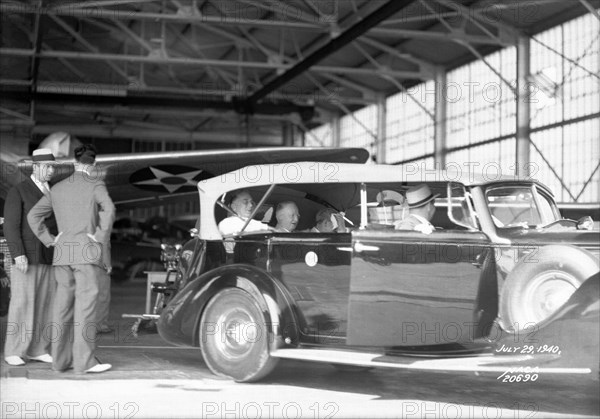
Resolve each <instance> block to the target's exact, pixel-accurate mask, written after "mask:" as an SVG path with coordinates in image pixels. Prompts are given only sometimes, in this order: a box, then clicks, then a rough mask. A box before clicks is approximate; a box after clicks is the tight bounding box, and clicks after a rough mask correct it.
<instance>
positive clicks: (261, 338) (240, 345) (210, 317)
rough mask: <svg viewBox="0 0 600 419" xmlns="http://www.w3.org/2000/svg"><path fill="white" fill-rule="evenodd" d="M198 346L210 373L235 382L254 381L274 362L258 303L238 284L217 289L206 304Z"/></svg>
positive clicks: (264, 373)
mask: <svg viewBox="0 0 600 419" xmlns="http://www.w3.org/2000/svg"><path fill="white" fill-rule="evenodd" d="M200 347H201V349H202V355H203V356H204V360H205V362H206V364H207V365H208V367H209V368H210V370H211V371H212V372H213V373H215V374H216V375H220V376H225V377H230V378H232V379H234V380H235V381H238V382H249V381H257V380H259V379H261V378H263V377H264V376H266V375H267V374H268V373H270V372H271V371H272V370H273V368H274V367H275V365H276V363H277V359H276V358H272V357H271V356H270V355H269V333H268V330H267V327H266V322H265V319H264V317H263V314H262V311H261V309H260V307H259V305H258V304H257V302H256V301H255V300H254V298H253V297H252V296H251V295H250V294H248V293H247V292H245V291H243V290H241V289H238V288H228V289H225V290H223V291H220V292H219V293H217V294H216V295H215V296H214V297H213V298H212V299H211V300H210V301H209V303H208V304H207V306H206V309H205V310H204V313H203V315H202V320H201V322H200Z"/></svg>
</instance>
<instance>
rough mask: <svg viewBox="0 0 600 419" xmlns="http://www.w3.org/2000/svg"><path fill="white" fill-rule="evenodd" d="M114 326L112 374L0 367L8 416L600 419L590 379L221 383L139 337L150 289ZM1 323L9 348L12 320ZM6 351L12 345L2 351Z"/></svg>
mask: <svg viewBox="0 0 600 419" xmlns="http://www.w3.org/2000/svg"><path fill="white" fill-rule="evenodd" d="M112 296H113V297H112V298H113V305H112V310H111V322H112V323H113V325H114V326H115V331H114V332H113V333H110V334H105V335H101V336H100V337H99V340H98V350H97V356H98V358H99V359H100V360H101V361H102V362H109V363H111V364H112V365H113V369H112V370H111V371H109V372H106V373H103V374H94V375H91V374H88V375H84V376H80V375H75V374H72V373H69V372H67V373H55V372H53V371H51V369H50V366H49V365H46V364H41V363H29V364H27V365H26V366H24V367H9V366H7V365H6V364H4V363H3V362H2V363H1V366H0V386H1V387H0V390H1V392H0V417H2V418H11V417H12V418H22V417H72V418H76V417H106V418H125V417H131V418H133V417H135V418H166V417H207V418H233V417H248V418H256V417H264V418H275V417H292V418H295V417H306V418H329V417H332V418H333V417H340V418H345V417H428V418H456V417H460V418H470V417H473V418H475V417H477V418H478V417H490V418H513V419H514V418H546V417H569V418H570V417H598V416H599V415H600V406H599V396H598V394H599V393H600V386H599V383H598V381H597V380H595V381H592V380H589V379H588V378H585V379H582V378H559V379H557V378H552V377H547V376H546V377H543V376H542V377H540V379H539V380H538V381H536V382H535V383H510V384H508V383H501V382H500V381H499V380H497V377H496V376H495V375H479V376H476V375H474V374H468V373H464V374H456V373H453V374H450V373H435V372H416V371H397V370H387V369H378V370H371V371H368V372H339V371H337V370H336V369H334V368H333V367H331V366H330V365H327V364H318V363H302V362H297V361H281V362H280V363H279V365H278V367H277V369H276V370H275V372H274V373H273V374H272V375H270V376H269V377H268V378H267V379H266V380H264V381H263V382H261V383H256V384H237V383H233V382H231V381H230V380H226V379H221V378H218V377H215V376H214V375H212V373H211V372H210V371H209V370H208V368H207V367H206V366H205V365H204V363H203V361H202V357H201V355H200V353H199V351H198V350H197V349H186V348H176V347H171V346H169V345H167V344H165V343H164V342H163V341H162V340H161V339H160V337H159V336H158V335H157V334H156V333H152V332H151V331H145V330H141V331H140V334H139V335H138V336H137V337H136V336H134V335H133V334H132V333H131V325H132V323H133V320H132V319H123V318H121V314H122V313H141V312H142V311H143V308H144V302H145V300H144V299H145V283H144V281H140V280H135V281H132V282H126V283H116V284H113V288H112ZM2 320H3V321H2V322H0V328H1V330H0V336H1V340H2V343H3V340H4V335H5V329H6V318H4V319H2ZM2 347H3V344H2Z"/></svg>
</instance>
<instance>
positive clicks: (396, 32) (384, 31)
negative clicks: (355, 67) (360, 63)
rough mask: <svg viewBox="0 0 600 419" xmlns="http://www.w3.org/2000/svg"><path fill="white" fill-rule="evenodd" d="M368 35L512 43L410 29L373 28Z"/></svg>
mask: <svg viewBox="0 0 600 419" xmlns="http://www.w3.org/2000/svg"><path fill="white" fill-rule="evenodd" d="M369 34H370V35H379V36H387V37H393V38H415V39H426V40H430V41H446V42H459V41H462V42H469V43H471V44H482V45H500V46H510V45H513V43H511V42H508V41H504V40H501V39H499V40H496V39H492V38H490V37H487V36H481V35H469V34H466V33H458V32H454V33H447V32H432V31H417V30H412V29H389V28H375V29H373V30H371V31H369Z"/></svg>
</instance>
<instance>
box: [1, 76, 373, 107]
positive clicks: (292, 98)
mask: <svg viewBox="0 0 600 419" xmlns="http://www.w3.org/2000/svg"><path fill="white" fill-rule="evenodd" d="M326 77H328V76H326ZM30 85H31V81H28V80H17V79H0V86H30ZM38 92H40V93H62V94H65V95H75V96H106V97H113V98H118V97H125V96H128V95H136V94H137V95H139V94H164V93H166V94H176V95H185V96H187V97H190V98H191V99H192V100H198V99H206V98H209V97H222V98H225V100H226V101H227V100H228V98H232V97H234V96H238V95H240V94H241V93H242V92H240V91H239V90H233V89H222V88H219V87H218V86H217V85H214V84H207V85H206V87H205V88H196V89H193V88H185V89H183V88H179V87H164V86H148V85H143V86H142V85H138V84H133V83H130V84H128V85H120V84H102V83H60V82H40V83H39V84H38ZM334 95H335V96H334ZM270 97H272V98H273V99H275V100H281V101H285V102H292V103H322V102H330V101H331V100H332V99H335V100H336V101H339V102H342V103H345V104H348V105H369V104H371V103H372V101H369V100H367V99H364V98H363V97H353V96H341V95H339V94H337V92H336V91H335V90H332V91H330V92H329V94H327V95H322V94H300V93H294V92H292V93H289V92H288V93H285V92H283V93H277V92H275V93H272V94H271V95H270Z"/></svg>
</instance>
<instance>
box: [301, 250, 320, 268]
mask: <svg viewBox="0 0 600 419" xmlns="http://www.w3.org/2000/svg"><path fill="white" fill-rule="evenodd" d="M304 262H306V264H307V265H308V266H310V267H313V266H315V265H316V264H317V262H319V257H318V256H317V254H316V253H315V252H313V251H310V252H308V253H306V256H304Z"/></svg>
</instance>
